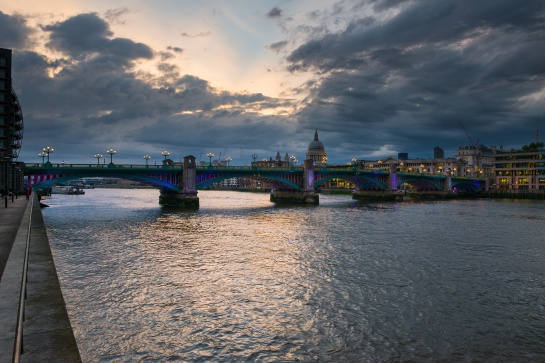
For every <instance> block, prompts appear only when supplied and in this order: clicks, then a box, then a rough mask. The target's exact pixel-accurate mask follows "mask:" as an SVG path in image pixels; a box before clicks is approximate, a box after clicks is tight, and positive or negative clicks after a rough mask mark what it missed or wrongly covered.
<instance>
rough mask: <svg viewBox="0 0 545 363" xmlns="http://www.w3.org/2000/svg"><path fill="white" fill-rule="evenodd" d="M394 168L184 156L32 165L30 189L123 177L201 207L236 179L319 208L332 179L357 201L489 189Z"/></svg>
mask: <svg viewBox="0 0 545 363" xmlns="http://www.w3.org/2000/svg"><path fill="white" fill-rule="evenodd" d="M398 167H399V166H398V165H395V164H392V165H390V167H389V170H376V169H364V168H361V167H354V166H328V165H325V166H315V165H314V164H313V162H312V160H305V162H304V164H303V166H299V167H290V168H275V167H255V166H212V165H209V166H199V165H196V164H195V157H193V156H186V157H184V161H183V163H180V164H178V165H177V164H163V165H150V166H148V165H130V164H113V163H110V164H102V165H101V164H51V163H49V162H47V163H43V164H27V165H26V169H25V173H26V175H27V176H28V182H27V183H28V187H33V188H35V189H42V188H48V187H51V186H52V185H54V184H58V183H63V182H67V181H69V180H72V179H79V178H85V177H88V178H89V177H105V178H121V179H128V180H134V181H138V182H141V183H144V184H148V185H151V186H153V187H155V188H158V189H160V191H161V194H160V197H159V203H160V204H163V205H176V206H183V207H198V197H197V190H202V189H205V188H207V187H209V186H210V185H212V184H214V183H218V182H221V181H222V180H224V179H230V178H246V179H250V180H254V181H259V182H261V183H263V184H266V185H268V186H270V187H271V189H272V192H271V201H273V202H300V203H309V204H318V195H317V194H316V192H315V191H316V190H318V189H319V188H321V187H322V186H324V185H327V183H328V182H329V181H331V180H332V179H340V180H344V181H346V182H349V183H351V184H353V185H355V191H354V194H353V197H354V198H355V199H381V200H392V199H397V200H399V199H400V197H401V193H399V191H400V190H403V191H404V193H403V194H405V195H407V189H409V194H410V195H412V196H419V197H422V196H435V197H449V196H454V195H457V194H458V193H464V192H465V193H474V192H479V191H483V190H484V189H485V182H484V180H483V179H475V178H462V177H456V176H453V175H451V173H450V172H445V173H444V174H443V173H442V174H426V173H418V174H416V173H402V172H399V170H400V169H399V168H398Z"/></svg>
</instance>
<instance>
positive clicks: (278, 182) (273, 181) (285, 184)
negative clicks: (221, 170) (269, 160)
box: [197, 173, 302, 190]
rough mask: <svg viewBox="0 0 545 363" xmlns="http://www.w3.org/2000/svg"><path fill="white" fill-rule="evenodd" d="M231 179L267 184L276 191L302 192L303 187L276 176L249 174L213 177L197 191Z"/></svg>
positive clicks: (203, 182)
mask: <svg viewBox="0 0 545 363" xmlns="http://www.w3.org/2000/svg"><path fill="white" fill-rule="evenodd" d="M231 178H246V179H251V180H256V181H261V182H265V183H267V184H270V185H271V186H272V187H273V188H275V189H290V190H301V189H302V188H301V186H300V185H298V184H296V183H294V182H292V181H290V180H288V179H285V178H282V177H280V176H276V175H271V174H268V175H264V176H262V175H259V174H258V175H255V173H248V174H223V175H219V176H216V177H212V178H210V179H206V180H204V181H202V182H200V183H197V190H202V189H204V188H206V187H208V186H209V185H212V184H214V183H219V182H221V181H222V180H226V179H231Z"/></svg>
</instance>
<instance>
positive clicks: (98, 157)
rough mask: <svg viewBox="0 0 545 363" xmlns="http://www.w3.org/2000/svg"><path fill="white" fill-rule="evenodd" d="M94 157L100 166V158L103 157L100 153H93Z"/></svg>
mask: <svg viewBox="0 0 545 363" xmlns="http://www.w3.org/2000/svg"><path fill="white" fill-rule="evenodd" d="M95 158H96V159H97V166H100V159H102V158H104V156H102V154H95Z"/></svg>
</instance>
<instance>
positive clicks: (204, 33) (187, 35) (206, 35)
mask: <svg viewBox="0 0 545 363" xmlns="http://www.w3.org/2000/svg"><path fill="white" fill-rule="evenodd" d="M210 34H212V33H211V32H210V31H207V32H200V33H197V34H189V33H185V32H184V33H181V36H182V37H185V38H202V37H208V36H210Z"/></svg>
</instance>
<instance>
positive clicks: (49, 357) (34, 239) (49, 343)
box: [0, 194, 81, 363]
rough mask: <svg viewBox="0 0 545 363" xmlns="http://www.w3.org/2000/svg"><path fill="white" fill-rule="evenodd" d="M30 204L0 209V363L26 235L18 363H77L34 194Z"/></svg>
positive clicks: (13, 326) (12, 323)
mask: <svg viewBox="0 0 545 363" xmlns="http://www.w3.org/2000/svg"><path fill="white" fill-rule="evenodd" d="M32 198H34V200H33V203H32V200H31V201H30V202H29V201H27V200H26V198H25V197H24V196H23V197H19V198H18V199H15V200H14V201H13V202H12V201H11V200H9V201H8V208H0V327H1V329H0V363H4V362H12V359H13V350H14V343H15V337H16V330H17V316H18V307H19V296H20V295H21V281H22V276H23V266H24V257H25V250H26V242H27V236H28V232H29V230H30V240H29V241H30V243H29V262H28V273H27V281H28V282H27V288H26V292H27V297H26V299H25V309H24V315H25V319H24V323H23V334H22V337H23V338H22V342H23V344H22V346H23V349H22V354H21V355H20V362H81V358H80V354H79V351H78V347H77V344H76V340H75V338H74V333H73V331H72V327H71V325H70V320H69V318H68V314H67V312H66V306H65V303H64V298H63V296H62V292H61V288H60V285H59V280H58V278H57V272H56V270H55V264H54V262H53V256H52V255H51V249H50V247H49V240H48V238H47V234H46V230H45V224H44V220H43V216H42V212H41V210H40V205H39V202H38V198H37V196H36V195H35V194H34V195H33V197H32ZM32 204H34V206H33V207H32V208H31V206H32ZM2 207H3V205H2ZM31 217H32V218H31ZM30 220H32V222H31V228H30V229H29V222H30Z"/></svg>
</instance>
